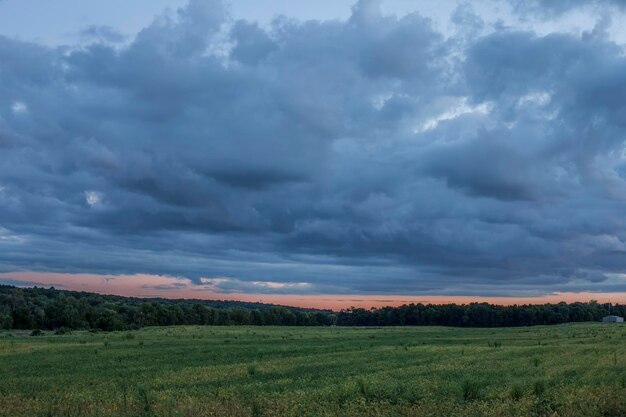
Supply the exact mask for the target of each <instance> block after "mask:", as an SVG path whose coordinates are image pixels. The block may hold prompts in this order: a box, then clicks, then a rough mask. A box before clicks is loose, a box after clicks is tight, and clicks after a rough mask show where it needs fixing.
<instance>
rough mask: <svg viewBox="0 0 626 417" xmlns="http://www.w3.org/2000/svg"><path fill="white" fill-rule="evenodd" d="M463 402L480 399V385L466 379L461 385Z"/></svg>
mask: <svg viewBox="0 0 626 417" xmlns="http://www.w3.org/2000/svg"><path fill="white" fill-rule="evenodd" d="M461 394H462V396H463V401H474V400H478V399H479V398H480V385H479V384H478V382H476V381H472V380H469V379H466V380H465V381H463V384H462V385H461Z"/></svg>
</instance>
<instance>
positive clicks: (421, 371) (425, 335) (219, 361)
mask: <svg viewBox="0 0 626 417" xmlns="http://www.w3.org/2000/svg"><path fill="white" fill-rule="evenodd" d="M27 334H28V333H26V334H24V333H21V334H20V333H18V332H13V334H9V333H7V332H5V333H0V416H535V415H536V416H624V415H626V357H625V354H626V349H625V347H626V326H624V325H619V324H618V325H602V324H575V325H560V326H552V327H532V328H502V329H455V328H441V327H413V328H408V327H397V328H339V327H314V328H302V327H298V328H295V327H161V328H146V329H142V330H138V331H132V332H111V333H88V332H75V333H74V334H71V335H63V336H55V335H51V334H47V335H44V336H39V337H30V336H27Z"/></svg>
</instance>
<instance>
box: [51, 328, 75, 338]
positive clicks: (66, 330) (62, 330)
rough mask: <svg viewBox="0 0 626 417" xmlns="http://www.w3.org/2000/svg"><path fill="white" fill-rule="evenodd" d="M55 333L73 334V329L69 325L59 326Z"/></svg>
mask: <svg viewBox="0 0 626 417" xmlns="http://www.w3.org/2000/svg"><path fill="white" fill-rule="evenodd" d="M54 334H56V335H61V336H62V335H65V334H72V329H70V328H69V327H59V328H58V329H56V331H55V332H54Z"/></svg>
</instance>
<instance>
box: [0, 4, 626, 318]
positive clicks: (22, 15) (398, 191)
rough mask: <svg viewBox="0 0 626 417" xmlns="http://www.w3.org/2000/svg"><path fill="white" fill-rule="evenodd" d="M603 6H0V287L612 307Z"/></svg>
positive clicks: (623, 236)
mask: <svg viewBox="0 0 626 417" xmlns="http://www.w3.org/2000/svg"><path fill="white" fill-rule="evenodd" d="M625 13H626V6H624V3H623V2H621V1H617V0H615V1H583V0H552V1H547V0H545V1H544V0H528V1H522V0H496V1H493V2H483V1H456V0H455V1H446V0H438V1H430V0H428V1H423V2H413V1H405V0H395V1H394V0H386V1H377V0H361V1H356V2H354V1H343V0H335V1H329V0H322V1H319V2H315V3H312V2H307V1H287V0H268V1H264V2H258V1H252V0H238V1H233V2H231V3H229V2H222V1H219V0H135V1H133V2H123V1H122V0H111V1H107V2H101V1H96V0H80V1H79V0H58V1H55V2H50V1H47V0H0V284H2V283H4V284H9V285H22V286H33V285H38V286H50V285H54V286H55V287H57V288H65V289H80V290H88V291H97V292H102V293H112V294H121V295H133V296H146V297H151V296H161V297H175V298H181V297H185V298H207V299H209V298H210V299H215V298H219V299H240V300H247V301H265V302H273V303H279V304H289V305H301V306H307V307H310V306H315V307H329V308H335V309H339V308H344V307H348V306H351V305H355V306H380V305H397V304H401V303H405V302H471V301H490V302H497V303H503V304H512V303H527V302H528V303H531V302H546V301H550V302H556V301H560V300H565V301H574V300H581V301H587V300H590V299H596V300H603V301H608V300H611V301H614V302H626V243H625V242H626V153H625V152H624V151H625V149H624V141H625V139H626V54H625V50H624V46H625V45H626V26H625V25H623V24H622V22H623V21H624V18H625V17H626V15H625Z"/></svg>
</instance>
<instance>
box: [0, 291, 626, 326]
mask: <svg viewBox="0 0 626 417" xmlns="http://www.w3.org/2000/svg"><path fill="white" fill-rule="evenodd" d="M609 312H610V313H611V314H616V315H620V316H624V315H625V314H626V306H624V305H619V304H618V305H609V304H600V303H598V302H596V301H590V302H575V303H570V304H567V303H564V302H563V303H558V304H540V305H537V304H529V305H508V306H505V305H494V304H487V303H470V304H421V303H420V304H406V305H402V306H399V307H382V308H372V309H369V310H368V309H363V308H349V309H345V310H342V311H339V312H333V311H331V310H316V309H305V308H298V307H287V306H278V305H272V304H264V303H249V302H240V301H213V300H172V299H165V298H133V297H122V296H115V295H101V294H95V293H88V292H77V291H67V290H59V289H55V288H37V287H34V288H19V287H14V286H8V285H0V329H40V330H58V329H64V330H73V329H75V330H78V329H84V330H104V331H112V330H129V329H139V328H141V327H145V326H173V325H258V326H331V325H337V326H453V327H514V326H534V325H545V324H560V323H568V322H587V321H600V320H601V318H602V317H603V316H605V315H607V314H609Z"/></svg>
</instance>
